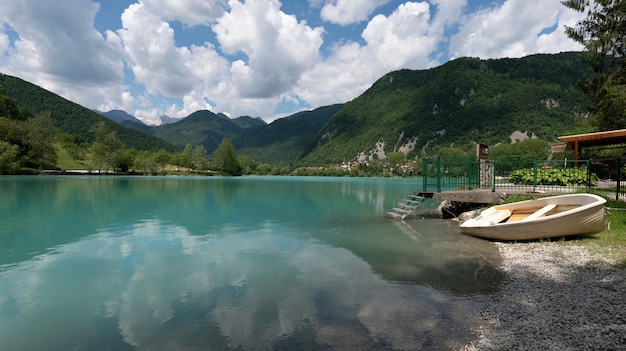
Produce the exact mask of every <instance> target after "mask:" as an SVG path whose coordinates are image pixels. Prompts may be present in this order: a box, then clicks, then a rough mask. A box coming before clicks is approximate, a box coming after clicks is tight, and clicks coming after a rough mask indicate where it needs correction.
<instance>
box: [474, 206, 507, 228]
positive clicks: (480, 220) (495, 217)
mask: <svg viewBox="0 0 626 351" xmlns="http://www.w3.org/2000/svg"><path fill="white" fill-rule="evenodd" d="M509 216H511V211H509V210H507V209H503V210H497V211H495V212H494V213H491V214H490V215H487V216H485V215H480V216H478V217H476V218H474V219H473V223H474V225H476V226H480V227H484V226H489V225H494V224H498V223H500V222H502V221H504V220H505V219H507V218H509Z"/></svg>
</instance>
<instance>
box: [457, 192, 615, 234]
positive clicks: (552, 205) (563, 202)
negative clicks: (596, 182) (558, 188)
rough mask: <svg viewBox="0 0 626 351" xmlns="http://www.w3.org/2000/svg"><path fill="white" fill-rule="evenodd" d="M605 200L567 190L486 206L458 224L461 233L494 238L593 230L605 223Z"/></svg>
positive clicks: (598, 228)
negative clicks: (560, 192)
mask: <svg viewBox="0 0 626 351" xmlns="http://www.w3.org/2000/svg"><path fill="white" fill-rule="evenodd" d="M605 203H606V200H605V199H603V198H602V197H600V196H597V195H593V194H568V195H558V196H550V197H544V198H539V199H536V200H527V201H520V202H513V203H509V204H501V205H496V206H492V207H489V208H488V209H486V210H484V211H482V212H481V213H480V215H479V216H478V217H475V218H471V219H468V220H467V221H465V222H463V223H461V225H460V226H459V227H460V228H461V232H463V233H464V234H468V235H472V236H477V237H481V238H487V239H496V240H534V239H541V238H555V237H562V236H568V235H584V234H595V233H599V232H601V231H603V230H604V228H605V227H606V210H605V207H604V206H605Z"/></svg>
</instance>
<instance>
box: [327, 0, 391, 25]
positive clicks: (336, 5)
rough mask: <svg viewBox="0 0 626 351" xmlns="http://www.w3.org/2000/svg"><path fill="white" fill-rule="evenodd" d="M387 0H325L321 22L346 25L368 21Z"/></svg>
mask: <svg viewBox="0 0 626 351" xmlns="http://www.w3.org/2000/svg"><path fill="white" fill-rule="evenodd" d="M388 2H389V0H327V1H326V4H325V5H324V6H323V7H322V11H321V17H322V19H323V20H325V21H328V22H331V23H335V24H340V25H348V24H352V23H357V22H362V21H365V20H367V19H368V17H369V16H370V15H371V14H372V12H373V11H374V10H375V9H377V8H378V7H380V6H382V5H385V4H386V3H388Z"/></svg>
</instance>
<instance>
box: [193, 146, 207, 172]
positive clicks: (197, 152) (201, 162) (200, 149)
mask: <svg viewBox="0 0 626 351" xmlns="http://www.w3.org/2000/svg"><path fill="white" fill-rule="evenodd" d="M206 156H207V154H206V149H205V148H204V146H202V145H198V146H196V147H195V149H193V155H192V156H191V164H192V165H193V168H195V169H199V170H201V171H204V170H205V169H207V166H208V163H209V162H208V161H207V158H206Z"/></svg>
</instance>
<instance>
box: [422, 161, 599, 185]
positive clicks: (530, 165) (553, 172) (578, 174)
mask: <svg viewBox="0 0 626 351" xmlns="http://www.w3.org/2000/svg"><path fill="white" fill-rule="evenodd" d="M593 166H594V165H593V161H592V160H550V161H546V160H537V159H535V158H533V157H528V156H497V157H491V158H489V159H481V160H479V159H477V158H476V157H438V158H432V159H425V160H424V164H423V191H425V192H429V191H436V192H441V191H446V190H474V189H483V190H491V191H494V192H495V191H496V190H504V191H509V192H513V191H519V192H541V191H546V192H548V191H550V192H561V191H563V192H571V191H575V190H577V189H580V188H588V187H592V186H595V185H597V183H598V182H597V179H598V177H597V175H596V174H595V173H593V172H592V170H593V169H594V167H593Z"/></svg>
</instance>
